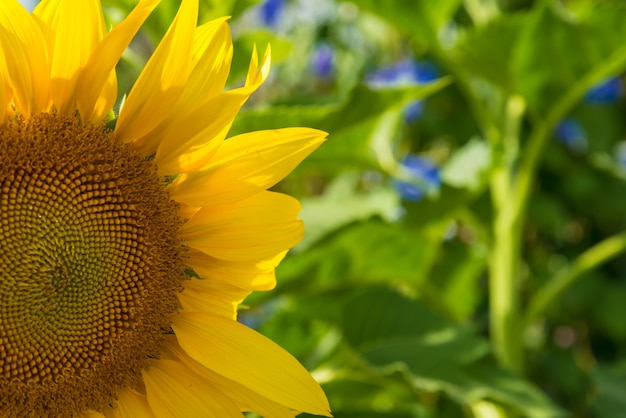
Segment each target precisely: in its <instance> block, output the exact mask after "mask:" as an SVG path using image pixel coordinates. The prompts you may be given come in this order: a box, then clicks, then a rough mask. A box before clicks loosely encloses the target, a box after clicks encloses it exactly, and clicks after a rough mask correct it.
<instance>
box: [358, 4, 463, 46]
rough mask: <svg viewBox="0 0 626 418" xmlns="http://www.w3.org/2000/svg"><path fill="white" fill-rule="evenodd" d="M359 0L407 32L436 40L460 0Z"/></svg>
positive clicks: (432, 40) (362, 6)
mask: <svg viewBox="0 0 626 418" xmlns="http://www.w3.org/2000/svg"><path fill="white" fill-rule="evenodd" d="M356 4H357V5H358V6H359V7H361V8H363V9H365V10H369V11H370V12H372V13H375V14H377V15H378V16H380V17H381V18H383V19H385V20H386V21H387V22H389V23H390V24H392V25H393V26H395V27H397V28H398V29H400V30H402V31H404V32H406V33H408V34H411V35H416V36H418V37H420V38H422V39H425V40H428V41H430V42H436V40H437V35H438V33H439V30H440V29H441V28H442V26H443V25H444V24H446V23H447V22H448V21H449V20H450V19H451V18H452V16H453V15H454V13H455V12H456V10H457V9H458V8H459V5H460V4H461V0H439V1H431V0H412V1H377V0H358V1H356Z"/></svg>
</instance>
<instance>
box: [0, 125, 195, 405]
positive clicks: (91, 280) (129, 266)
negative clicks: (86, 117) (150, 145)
mask: <svg viewBox="0 0 626 418" xmlns="http://www.w3.org/2000/svg"><path fill="white" fill-rule="evenodd" d="M181 222H182V221H181V220H180V218H179V217H178V212H177V207H176V205H175V203H174V202H172V201H171V200H170V199H169V196H168V194H167V192H166V191H165V188H164V182H163V180H162V179H161V178H159V176H158V175H157V174H156V171H155V169H154V165H153V164H152V163H151V162H150V161H149V160H147V159H146V158H145V157H143V156H141V155H139V154H138V153H137V152H135V151H134V150H133V149H132V148H131V147H130V146H129V145H127V144H120V143H118V142H117V141H116V139H115V136H114V134H113V133H112V132H111V131H109V130H107V129H106V128H104V127H103V126H86V125H82V124H81V123H80V122H79V121H78V119H76V118H74V117H69V116H59V115H52V114H41V115H38V116H35V117H33V118H31V119H29V120H21V119H19V118H18V120H17V121H13V122H8V123H5V124H4V125H2V126H0V243H2V251H1V252H0V411H2V412H3V413H7V414H8V416H24V417H26V416H54V417H57V416H59V417H61V416H71V415H74V414H76V413H79V412H81V411H85V410H87V409H95V410H102V408H103V407H104V406H105V405H106V404H107V403H110V402H112V401H113V400H114V397H115V393H116V391H117V390H119V389H121V388H124V387H132V386H133V385H136V384H137V382H139V381H140V380H139V378H140V371H141V368H142V367H144V366H145V365H146V362H147V361H148V359H149V358H152V357H155V356H158V355H159V351H160V345H161V342H162V338H163V335H164V333H167V332H169V330H170V328H169V317H170V315H171V314H172V313H173V312H175V311H176V310H177V308H178V301H177V297H176V294H177V292H178V291H179V290H180V288H181V280H182V279H184V268H183V261H182V247H181V244H180V241H179V240H178V238H177V231H178V228H179V226H180V225H181Z"/></svg>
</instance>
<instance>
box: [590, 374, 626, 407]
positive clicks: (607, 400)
mask: <svg viewBox="0 0 626 418" xmlns="http://www.w3.org/2000/svg"><path fill="white" fill-rule="evenodd" d="M591 376H592V378H593V381H594V383H595V385H596V391H597V392H596V397H595V400H594V402H593V407H592V408H593V411H594V412H595V415H594V416H595V417H597V418H613V417H620V416H623V414H624V411H626V365H624V364H621V365H618V366H612V367H609V366H600V367H598V368H597V369H595V370H594V371H593V372H592V374H591Z"/></svg>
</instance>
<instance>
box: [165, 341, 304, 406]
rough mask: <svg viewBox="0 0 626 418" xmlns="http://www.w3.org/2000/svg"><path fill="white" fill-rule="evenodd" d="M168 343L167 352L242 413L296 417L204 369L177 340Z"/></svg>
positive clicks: (253, 392)
mask: <svg viewBox="0 0 626 418" xmlns="http://www.w3.org/2000/svg"><path fill="white" fill-rule="evenodd" d="M166 341H167V342H166V347H165V348H166V350H167V351H171V353H172V355H173V356H174V358H176V359H179V360H180V361H182V362H183V363H184V364H185V365H186V366H187V367H189V368H190V369H191V370H193V371H194V372H195V373H197V374H198V375H200V376H202V377H203V378H205V379H206V380H209V381H211V382H212V384H213V386H215V387H216V388H217V389H218V390H219V391H220V392H222V393H223V394H224V395H225V396H226V397H227V398H230V399H232V400H233V402H235V403H236V404H237V405H239V407H240V408H241V410H242V411H254V412H256V413H258V414H260V415H261V416H263V417H268V418H269V417H271V418H292V417H294V416H295V415H296V413H295V412H294V411H292V410H291V409H290V408H288V407H286V406H284V405H281V404H280V403H278V402H274V401H273V400H270V399H267V398H265V397H263V396H261V395H259V394H258V393H257V392H255V391H254V390H252V389H249V388H248V387H246V386H244V385H242V384H240V383H237V382H235V381H233V380H231V379H228V378H226V377H224V376H222V375H219V374H217V373H215V372H213V371H212V370H209V369H208V368H206V367H204V366H203V365H201V364H200V363H198V362H197V361H195V360H194V359H192V358H191V357H189V355H187V353H185V351H184V350H183V349H182V348H181V347H180V344H178V341H177V340H176V338H174V340H172V339H167V340H166Z"/></svg>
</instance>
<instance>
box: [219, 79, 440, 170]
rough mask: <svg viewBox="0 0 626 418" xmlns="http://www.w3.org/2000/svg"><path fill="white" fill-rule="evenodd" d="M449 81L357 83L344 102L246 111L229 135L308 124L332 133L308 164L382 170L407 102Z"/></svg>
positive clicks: (426, 94) (431, 92)
mask: <svg viewBox="0 0 626 418" xmlns="http://www.w3.org/2000/svg"><path fill="white" fill-rule="evenodd" d="M450 82H451V80H450V79H449V78H442V79H439V80H437V81H435V82H432V83H428V84H424V85H419V86H409V87H402V88H386V89H370V88H369V87H367V86H365V85H358V86H357V87H355V88H354V89H353V90H352V91H351V93H350V95H349V97H348V98H347V99H346V101H344V102H342V103H336V104H331V105H321V106H320V105H314V106H270V107H265V108H261V109H250V110H243V111H241V112H240V113H239V115H238V117H237V118H236V119H235V122H234V124H233V127H232V129H231V132H230V134H231V135H236V134H240V133H244V132H250V131H257V130H263V129H279V128H283V127H286V126H308V127H311V128H316V129H321V130H323V131H326V132H329V133H330V137H329V140H328V141H327V142H326V143H325V144H324V145H323V146H322V147H320V148H319V149H318V150H317V151H316V152H315V153H313V154H312V155H311V156H310V157H309V158H307V159H306V160H305V161H304V163H303V166H305V167H306V166H315V167H321V168H323V169H324V170H327V171H329V172H336V171H337V170H340V169H345V168H347V167H358V168H380V161H379V157H380V155H382V154H381V153H380V152H379V151H380V148H381V147H382V148H385V149H386V150H387V151H388V150H391V149H392V148H393V147H392V146H391V142H392V141H394V140H395V136H396V135H395V130H396V129H397V127H398V124H399V122H400V118H401V114H402V109H403V107H404V105H406V104H407V103H408V102H410V101H412V100H417V99H422V98H424V97H427V96H429V95H431V94H434V93H435V92H437V91H439V90H440V89H442V88H444V87H445V86H447V85H448V84H449V83H450ZM381 128H382V129H381ZM387 160H389V158H387Z"/></svg>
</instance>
